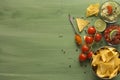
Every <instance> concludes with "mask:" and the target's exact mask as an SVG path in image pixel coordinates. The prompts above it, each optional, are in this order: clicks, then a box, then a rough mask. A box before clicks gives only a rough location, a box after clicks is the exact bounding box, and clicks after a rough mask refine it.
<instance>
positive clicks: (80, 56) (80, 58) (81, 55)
mask: <svg viewBox="0 0 120 80" xmlns="http://www.w3.org/2000/svg"><path fill="white" fill-rule="evenodd" d="M86 59H87V55H86V54H84V53H80V55H79V61H85V60H86Z"/></svg>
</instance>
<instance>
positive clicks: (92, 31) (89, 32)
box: [87, 26, 96, 35]
mask: <svg viewBox="0 0 120 80" xmlns="http://www.w3.org/2000/svg"><path fill="white" fill-rule="evenodd" d="M87 32H88V34H91V35H94V34H95V33H96V29H95V27H93V26H92V27H89V28H88V30H87Z"/></svg>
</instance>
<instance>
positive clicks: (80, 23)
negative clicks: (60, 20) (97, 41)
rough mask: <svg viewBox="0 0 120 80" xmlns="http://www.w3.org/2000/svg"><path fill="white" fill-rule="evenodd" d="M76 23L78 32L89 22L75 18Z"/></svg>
mask: <svg viewBox="0 0 120 80" xmlns="http://www.w3.org/2000/svg"><path fill="white" fill-rule="evenodd" d="M76 22H77V26H78V29H79V31H80V32H81V31H82V30H83V29H84V27H86V26H87V25H88V24H89V21H87V20H84V19H80V18H76Z"/></svg>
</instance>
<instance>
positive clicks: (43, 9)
mask: <svg viewBox="0 0 120 80" xmlns="http://www.w3.org/2000/svg"><path fill="white" fill-rule="evenodd" d="M104 1H105V0H0V80H98V78H97V77H96V76H95V75H94V74H93V73H92V69H91V67H90V63H89V61H87V62H85V63H84V64H83V65H82V66H80V64H79V62H78V55H79V53H80V50H79V48H78V47H76V45H75V43H74V33H73V30H72V28H71V25H70V23H69V21H68V14H69V13H70V14H71V15H72V16H74V17H84V16H85V12H86V8H87V7H88V6H89V5H90V4H92V3H100V4H101V3H102V2H104ZM117 1H118V2H120V0H117ZM97 18H98V17H90V18H87V19H88V20H92V22H91V25H93V23H94V21H95V20H96V19H97ZM118 23H119V22H118ZM76 29H77V28H76ZM84 34H85V33H84V32H82V33H81V35H82V37H83V35H84ZM104 45H106V43H105V42H103V41H102V44H100V45H97V46H95V45H94V48H95V49H97V48H99V47H100V46H104ZM119 47H120V46H116V48H117V49H118V50H120V48H119ZM115 79H116V80H119V79H120V76H119V77H116V78H115Z"/></svg>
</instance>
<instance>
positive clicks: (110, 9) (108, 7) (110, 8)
mask: <svg viewBox="0 0 120 80" xmlns="http://www.w3.org/2000/svg"><path fill="white" fill-rule="evenodd" d="M107 10H108V14H109V15H111V14H112V11H113V10H112V6H111V5H108V6H107Z"/></svg>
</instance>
